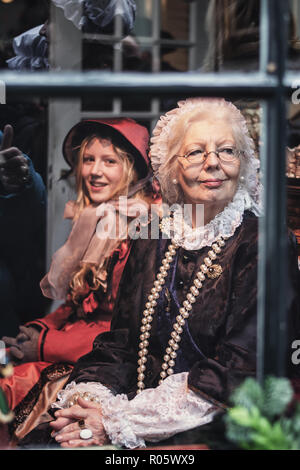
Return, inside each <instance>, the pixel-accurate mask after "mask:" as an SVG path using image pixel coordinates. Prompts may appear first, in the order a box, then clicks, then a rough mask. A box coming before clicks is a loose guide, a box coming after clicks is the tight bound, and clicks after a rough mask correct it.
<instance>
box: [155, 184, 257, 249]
mask: <svg viewBox="0 0 300 470" xmlns="http://www.w3.org/2000/svg"><path fill="white" fill-rule="evenodd" d="M246 210H251V211H253V212H254V213H255V210H254V208H253V204H252V200H251V198H250V196H249V194H248V192H247V191H246V190H245V189H244V188H242V187H239V189H238V190H237V192H236V193H235V195H234V198H233V200H232V201H231V202H230V203H229V204H228V205H227V206H226V207H225V209H224V210H223V211H222V212H220V213H219V214H218V215H216V217H215V218H214V219H213V220H211V221H210V222H209V223H208V224H206V225H204V226H202V227H197V228H195V229H193V228H192V227H191V226H190V225H189V224H188V223H187V222H186V221H185V220H184V218H183V215H184V214H183V213H182V211H181V210H180V208H178V209H175V211H174V218H173V220H172V222H171V221H170V223H164V224H163V233H164V234H165V235H166V236H167V237H168V238H173V239H174V240H175V241H176V242H177V244H178V245H180V246H182V247H183V248H184V249H185V250H200V249H201V248H204V247H206V246H211V245H212V244H213V243H214V242H215V241H216V240H218V239H219V238H221V237H222V238H225V239H226V238H230V237H232V235H233V234H234V232H235V231H236V229H237V228H238V227H239V226H240V225H241V223H242V221H243V215H244V212H245V211H246ZM169 220H170V219H169Z"/></svg>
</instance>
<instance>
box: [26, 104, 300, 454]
mask: <svg viewBox="0 0 300 470" xmlns="http://www.w3.org/2000/svg"><path fill="white" fill-rule="evenodd" d="M153 135H154V137H153V138H152V146H151V160H152V165H153V168H154V170H155V172H156V175H157V177H158V179H159V181H160V183H161V190H162V195H163V198H164V202H165V203H168V204H174V203H177V206H176V207H173V208H174V210H173V212H172V214H171V216H170V217H164V218H163V219H162V221H161V223H160V227H161V233H160V236H159V239H151V238H149V239H147V240H141V239H139V240H136V241H135V242H134V246H133V249H132V251H131V254H130V256H129V259H128V262H127V264H126V267H125V270H124V272H123V277H122V280H121V284H120V296H119V299H118V302H117V304H116V308H115V311H114V316H113V320H112V328H111V331H110V332H108V333H103V334H101V335H99V336H98V337H97V338H96V340H95V342H94V348H93V351H92V352H91V353H90V354H88V355H86V356H84V357H82V358H81V359H80V360H79V362H78V363H77V364H76V365H75V368H74V370H73V372H72V375H71V377H70V380H69V384H68V385H67V386H66V388H65V389H64V390H63V391H61V392H60V393H59V395H58V400H57V401H56V403H55V404H54V407H56V408H60V409H59V410H58V411H56V412H55V417H56V420H54V421H53V422H51V423H50V425H51V427H52V429H53V431H52V437H54V438H55V440H56V441H57V442H58V443H60V445H61V446H62V447H81V446H86V445H95V444H97V445H102V444H104V443H107V442H111V443H113V444H115V445H117V446H125V447H127V448H135V447H143V446H145V444H146V442H158V441H163V440H166V439H167V438H169V437H170V436H172V435H175V434H177V433H182V432H183V431H187V430H190V429H193V428H196V427H198V426H202V425H204V424H207V423H210V422H212V421H214V419H215V417H216V416H217V415H219V412H221V411H222V410H224V409H226V407H227V405H228V400H229V396H230V394H231V392H232V391H233V390H234V388H235V387H236V386H237V385H238V384H240V383H241V381H242V380H243V379H244V378H245V377H247V376H255V373H256V305H257V302H256V297H257V238H258V216H259V214H260V185H259V182H258V175H257V169H258V160H257V159H256V157H255V155H254V149H253V142H252V140H251V138H250V137H249V135H248V132H247V128H246V125H245V121H244V119H243V117H242V115H241V113H240V112H239V111H238V109H237V108H236V107H235V106H234V105H233V104H231V103H229V102H226V101H225V100H223V99H202V98H195V99H187V100H186V101H183V102H179V104H178V108H176V109H173V110H172V111H170V112H168V113H167V114H166V115H165V116H163V117H162V118H161V119H160V120H159V122H158V124H157V126H156V128H155V129H154V132H153ZM185 205H188V207H189V208H190V209H192V210H191V211H190V215H191V216H190V217H183V215H182V210H181V209H182V208H183V206H185ZM198 205H202V207H203V208H204V225H203V224H201V223H200V224H199V217H198V214H197V206H198ZM197 219H198V222H197ZM293 263H294V264H293V267H291V271H290V273H289V281H290V284H291V290H290V295H291V299H290V304H289V305H290V306H291V310H292V311H293V313H297V311H296V310H297V308H298V307H297V306H296V292H295V291H294V290H293V286H295V284H293V282H295V281H294V277H293V276H296V273H297V265H296V257H295V259H294V260H293ZM293 269H294V272H292V271H293ZM298 331H299V330H298ZM296 334H297V332H295V335H296ZM32 438H33V436H32ZM31 442H32V443H34V440H32V441H31ZM52 442H53V441H52Z"/></svg>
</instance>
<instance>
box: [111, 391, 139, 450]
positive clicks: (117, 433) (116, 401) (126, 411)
mask: <svg viewBox="0 0 300 470" xmlns="http://www.w3.org/2000/svg"><path fill="white" fill-rule="evenodd" d="M129 404H130V402H129V401H128V398H127V396H126V395H117V396H115V397H113V398H112V399H111V400H107V401H106V403H105V406H104V407H103V409H102V416H103V418H102V423H103V426H104V429H105V432H106V434H107V435H108V437H109V439H110V441H111V443H112V444H113V445H115V446H118V447H122V446H125V447H127V448H128V449H135V448H136V447H145V441H144V439H142V438H141V437H138V436H137V435H136V434H135V432H134V430H133V428H132V423H131V421H130V418H131V419H132V416H130V406H129Z"/></svg>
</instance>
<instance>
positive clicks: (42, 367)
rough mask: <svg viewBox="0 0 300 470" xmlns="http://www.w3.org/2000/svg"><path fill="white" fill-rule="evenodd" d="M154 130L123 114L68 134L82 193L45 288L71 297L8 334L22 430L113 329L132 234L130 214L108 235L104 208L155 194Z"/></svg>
mask: <svg viewBox="0 0 300 470" xmlns="http://www.w3.org/2000/svg"><path fill="white" fill-rule="evenodd" d="M148 137H149V136H148V131H147V129H146V128H145V127H143V126H141V125H139V124H137V123H136V122H135V121H133V120H130V119H119V120H97V121H83V122H81V123H78V124H77V125H76V126H74V127H73V128H72V129H71V130H70V132H69V133H68V135H67V136H66V138H65V141H64V144H63V154H64V157H65V159H66V160H67V162H68V163H69V165H70V166H71V172H72V173H73V174H74V175H75V179H76V188H77V200H76V201H72V202H70V203H68V204H67V207H66V211H65V216H66V217H71V218H72V219H73V222H74V223H73V228H72V231H71V234H70V236H69V238H68V240H67V242H66V244H65V245H64V246H63V247H62V248H60V249H59V250H58V251H57V252H56V253H55V255H54V256H53V260H52V264H51V267H50V270H49V273H48V274H47V275H46V276H45V277H44V279H43V280H42V282H41V288H42V290H43V293H44V295H46V296H47V297H50V298H53V299H64V300H65V303H64V304H63V305H62V306H61V307H59V308H58V309H57V310H56V311H55V312H53V313H51V314H49V315H47V316H46V317H43V318H40V319H38V320H35V321H32V322H30V323H27V324H26V325H25V326H24V327H21V328H20V330H21V331H20V333H19V335H18V336H17V337H16V338H3V339H4V341H5V342H6V344H7V345H8V346H9V355H10V357H11V359H12V360H13V361H15V363H16V364H18V365H17V366H16V367H15V369H14V375H13V376H12V377H11V378H10V379H3V380H1V381H0V386H1V387H2V388H3V390H4V392H5V394H6V397H7V400H8V402H9V406H10V408H11V409H13V410H14V413H15V416H16V419H15V421H14V427H15V428H16V427H18V432H17V433H16V434H17V435H18V436H22V435H24V433H25V432H28V430H29V429H30V426H31V420H33V419H35V416H34V417H33V416H29V414H30V412H31V410H32V408H33V406H35V410H36V412H37V414H38V415H40V414H41V413H42V412H43V411H44V409H47V406H45V402H44V401H43V399H42V398H43V397H42V395H43V394H41V391H42V390H43V392H44V393H47V395H48V397H51V396H52V395H53V393H55V390H57V388H58V389H59V388H61V386H62V385H63V383H64V382H65V380H66V379H67V377H68V374H69V373H70V371H71V370H72V367H73V364H74V363H75V362H76V361H77V359H78V358H79V357H80V356H82V355H83V354H86V353H87V352H89V351H90V350H91V349H92V344H93V341H94V339H95V338H96V336H97V335H98V334H99V333H101V332H104V331H107V330H109V327H110V320H111V312H112V308H113V305H114V302H115V299H116V294H117V290H118V285H119V280H120V277H121V274H122V271H123V269H124V266H125V263H126V260H127V258H128V255H129V252H130V247H131V242H130V240H129V239H127V238H126V236H125V235H126V230H125V235H124V233H123V232H124V229H126V226H127V222H126V220H127V219H126V218H123V219H122V220H123V221H125V222H124V227H123V232H122V234H121V233H120V234H119V235H120V237H119V238H118V236H117V237H115V238H110V237H109V234H107V233H105V234H104V236H101V234H99V232H98V230H97V227H99V225H98V224H99V221H101V217H102V216H101V211H100V215H98V211H99V207H102V206H104V204H105V203H108V201H109V202H110V203H113V204H115V207H116V209H118V198H119V197H120V196H123V198H124V197H126V198H127V199H126V201H127V203H128V205H130V204H132V203H136V202H137V201H140V202H142V203H144V204H146V206H147V203H148V202H151V200H152V197H153V193H152V192H151V191H152V190H151V185H150V186H149V184H148V183H149V178H150V173H149V171H148V163H149V162H148V156H147V146H148ZM147 184H148V186H147ZM149 188H150V189H149ZM105 207H106V206H105ZM108 207H109V206H108ZM119 210H120V209H119ZM102 212H103V211H102ZM128 220H131V219H130V218H129V219H128ZM102 235H103V234H102ZM121 235H122V237H121ZM42 403H44V404H42Z"/></svg>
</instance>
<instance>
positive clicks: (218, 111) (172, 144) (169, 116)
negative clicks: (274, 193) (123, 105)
mask: <svg viewBox="0 0 300 470" xmlns="http://www.w3.org/2000/svg"><path fill="white" fill-rule="evenodd" d="M208 116H209V117H211V118H213V119H224V120H225V121H226V123H227V124H229V125H230V126H231V128H232V131H233V136H234V139H235V146H236V148H237V150H238V151H239V152H240V155H241V158H240V160H241V168H240V174H239V187H243V188H244V189H246V190H247V192H248V194H249V196H250V198H251V200H252V205H253V209H254V212H256V213H257V214H259V213H261V207H260V206H261V185H260V182H259V175H258V170H259V160H258V158H257V156H256V155H255V144H254V141H253V139H252V138H251V136H250V134H249V131H248V128H247V124H246V120H245V118H244V116H243V115H242V113H241V112H240V111H239V110H238V109H237V107H236V106H234V104H232V103H231V102H229V101H226V100H224V99H223V98H188V99H186V100H185V101H179V102H178V108H175V109H172V110H171V111H168V112H167V113H166V114H165V115H163V116H161V117H160V119H159V121H158V122H157V124H156V126H155V128H154V130H153V136H152V138H151V146H150V158H151V163H152V168H153V171H154V174H155V176H156V177H157V179H158V180H159V182H160V185H161V191H162V195H163V198H164V200H165V201H166V202H168V203H169V204H173V203H175V202H177V203H179V204H182V203H183V194H182V191H181V188H180V187H179V185H174V184H173V179H174V177H176V168H177V165H176V164H175V162H176V158H175V157H176V153H177V152H178V150H179V148H180V146H181V143H182V140H183V138H184V135H185V132H186V130H187V128H188V126H189V125H190V123H191V122H192V121H196V120H197V119H198V120H203V119H205V118H207V117H208Z"/></svg>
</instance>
